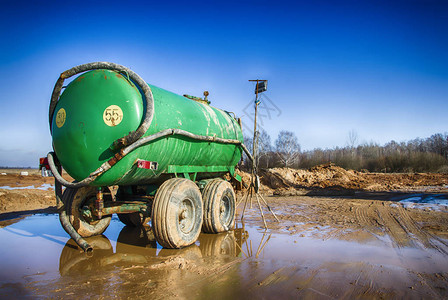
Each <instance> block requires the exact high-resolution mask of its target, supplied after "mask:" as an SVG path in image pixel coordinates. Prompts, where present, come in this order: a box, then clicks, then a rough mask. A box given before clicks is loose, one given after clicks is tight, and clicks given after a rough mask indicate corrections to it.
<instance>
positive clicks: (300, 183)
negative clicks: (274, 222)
mask: <svg viewBox="0 0 448 300" xmlns="http://www.w3.org/2000/svg"><path fill="white" fill-rule="evenodd" d="M260 175H261V176H260V180H261V183H262V185H263V186H262V188H261V190H262V191H264V192H265V193H270V192H273V193H274V194H275V195H307V194H308V193H310V191H312V192H311V195H317V194H318V193H319V191H320V192H322V193H323V194H329V193H328V192H329V191H330V192H331V191H333V192H335V191H340V192H345V194H347V193H348V194H350V192H353V191H361V190H362V191H396V190H402V191H404V190H413V189H421V188H422V187H432V188H433V189H434V190H437V191H446V190H448V189H447V187H446V186H447V185H448V174H434V173H392V174H384V173H362V172H358V171H354V170H345V169H343V168H341V167H338V166H335V165H333V164H326V165H320V166H315V167H313V168H310V169H308V170H295V169H290V168H274V169H268V170H264V171H262V172H260ZM242 177H243V178H244V179H245V180H246V181H247V182H250V175H249V174H247V173H246V174H244V176H242Z"/></svg>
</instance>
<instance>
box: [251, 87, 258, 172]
mask: <svg viewBox="0 0 448 300" xmlns="http://www.w3.org/2000/svg"><path fill="white" fill-rule="evenodd" d="M258 82H259V80H258V79H257V88H256V92H255V95H256V96H255V118H254V140H253V145H252V156H253V157H254V161H253V162H252V174H255V173H256V166H257V150H258V149H257V147H258V143H257V114H258Z"/></svg>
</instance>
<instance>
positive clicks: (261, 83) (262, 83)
mask: <svg viewBox="0 0 448 300" xmlns="http://www.w3.org/2000/svg"><path fill="white" fill-rule="evenodd" d="M249 81H251V82H256V83H257V84H256V86H255V103H254V104H255V117H254V139H253V148H252V157H253V160H252V172H251V180H250V185H249V188H248V190H247V194H246V196H245V197H244V196H243V198H242V199H241V201H240V202H238V204H237V206H238V205H239V204H240V203H241V202H243V199H245V201H244V209H243V212H242V214H241V220H242V219H243V218H244V212H245V211H246V207H247V202H248V201H250V207H251V208H252V193H255V197H256V199H257V203H258V208H259V210H260V213H261V217H262V218H263V223H264V227H265V229H268V225H267V224H266V219H265V217H264V213H263V209H262V207H261V204H260V199H261V200H262V201H263V203H264V205H266V207H267V208H268V210H269V211H270V212H271V213H272V215H273V216H274V218H275V219H276V220H277V222H280V221H279V219H278V218H277V216H276V215H275V213H274V212H273V211H272V209H271V207H270V206H269V205H268V203H267V201H266V200H265V199H264V197H263V196H262V195H261V194H259V189H260V177H258V175H257V169H258V163H257V162H258V136H259V134H258V130H257V114H258V105H259V104H260V103H261V101H260V100H259V98H258V94H260V93H263V92H266V91H267V88H268V81H267V80H262V79H254V80H249Z"/></svg>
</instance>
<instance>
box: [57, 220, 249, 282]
mask: <svg viewBox="0 0 448 300" xmlns="http://www.w3.org/2000/svg"><path fill="white" fill-rule="evenodd" d="M247 239H248V233H247V231H245V230H244V229H243V228H237V229H235V230H234V231H229V232H226V233H221V234H201V235H200V237H199V240H198V243H199V246H198V245H197V244H198V243H196V244H193V245H191V246H189V247H186V248H183V249H160V246H158V244H157V242H156V239H155V237H154V234H153V232H152V230H151V227H149V226H142V227H130V226H125V227H123V229H122V230H121V232H120V234H119V235H118V238H117V245H116V251H115V253H114V251H113V247H112V244H111V243H110V241H109V239H108V238H107V237H105V236H104V235H101V236H95V237H90V238H87V239H86V240H87V242H88V243H90V244H91V245H92V246H93V248H94V251H93V253H91V254H86V253H84V252H83V251H82V250H81V249H80V248H79V247H78V246H77V245H76V243H75V242H74V241H73V240H72V239H70V240H69V241H68V242H67V243H66V245H65V247H64V248H63V249H62V252H61V257H60V260H59V272H60V274H61V275H62V276H65V275H74V274H82V273H87V272H90V271H94V270H99V269H100V268H104V267H107V266H118V265H120V266H123V265H128V266H129V265H145V266H150V265H156V264H160V262H161V260H162V261H167V260H170V259H171V260H172V259H173V258H176V259H177V260H179V259H180V258H181V259H184V260H187V261H195V262H198V261H201V260H203V259H205V260H207V259H213V260H217V259H218V260H222V261H223V262H226V261H227V260H232V259H235V258H236V257H241V253H242V250H241V249H242V247H243V244H244V243H247Z"/></svg>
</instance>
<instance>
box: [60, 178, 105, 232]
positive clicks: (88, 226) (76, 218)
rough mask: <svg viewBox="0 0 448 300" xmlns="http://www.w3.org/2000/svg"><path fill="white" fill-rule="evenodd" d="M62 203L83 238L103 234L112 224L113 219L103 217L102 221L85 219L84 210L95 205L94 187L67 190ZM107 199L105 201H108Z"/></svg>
mask: <svg viewBox="0 0 448 300" xmlns="http://www.w3.org/2000/svg"><path fill="white" fill-rule="evenodd" d="M62 199H63V200H62V201H63V202H64V203H66V212H67V216H68V218H69V221H70V223H71V224H72V225H73V227H74V228H75V230H76V231H77V232H78V233H79V235H81V236H82V237H84V238H85V237H90V236H94V235H99V234H102V233H103V232H104V231H105V230H106V229H107V227H108V226H109V224H110V219H111V217H110V216H108V217H103V218H102V219H100V220H97V219H95V218H94V217H92V218H89V219H87V218H84V215H83V213H82V209H83V208H84V207H85V206H87V207H91V210H93V206H94V205H95V199H96V188H95V187H93V186H86V187H81V188H77V189H71V188H67V189H65V191H64V193H63V194H62ZM107 200H108V199H107V198H106V195H105V199H104V201H107Z"/></svg>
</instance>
